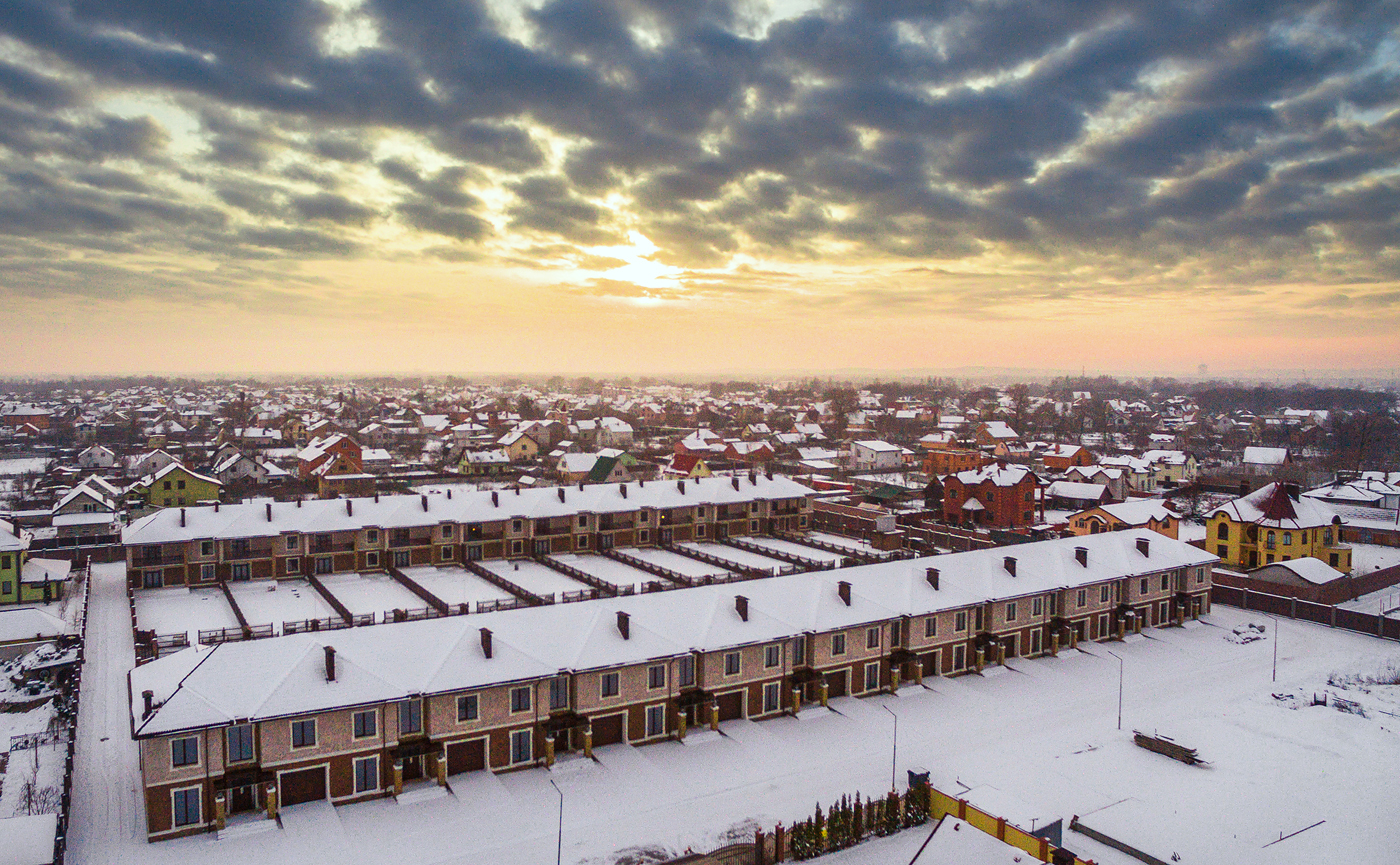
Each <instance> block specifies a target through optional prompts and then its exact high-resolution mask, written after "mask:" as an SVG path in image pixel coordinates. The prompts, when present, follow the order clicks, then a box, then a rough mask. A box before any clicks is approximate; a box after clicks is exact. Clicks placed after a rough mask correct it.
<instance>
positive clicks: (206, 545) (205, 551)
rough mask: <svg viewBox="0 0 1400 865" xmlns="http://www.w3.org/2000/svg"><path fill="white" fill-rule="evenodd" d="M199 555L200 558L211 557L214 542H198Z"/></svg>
mask: <svg viewBox="0 0 1400 865" xmlns="http://www.w3.org/2000/svg"><path fill="white" fill-rule="evenodd" d="M199 554H200V555H201V556H212V555H214V542H213V541H200V542H199Z"/></svg>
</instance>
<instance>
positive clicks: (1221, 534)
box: [1215, 521, 1230, 541]
mask: <svg viewBox="0 0 1400 865" xmlns="http://www.w3.org/2000/svg"><path fill="white" fill-rule="evenodd" d="M1215 536H1216V537H1217V538H1219V539H1220V540H1222V541H1228V540H1230V524H1229V523H1227V522H1223V521H1222V522H1221V523H1220V528H1218V529H1216V530H1215Z"/></svg>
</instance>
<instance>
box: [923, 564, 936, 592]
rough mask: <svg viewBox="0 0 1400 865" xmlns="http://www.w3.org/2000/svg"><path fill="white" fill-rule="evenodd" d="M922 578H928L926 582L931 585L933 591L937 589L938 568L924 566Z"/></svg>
mask: <svg viewBox="0 0 1400 865" xmlns="http://www.w3.org/2000/svg"><path fill="white" fill-rule="evenodd" d="M924 579H926V580H928V584H929V585H930V586H932V587H933V590H934V591H935V592H936V591H938V568H926V569H925V570H924Z"/></svg>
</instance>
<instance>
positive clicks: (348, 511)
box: [345, 499, 355, 517]
mask: <svg viewBox="0 0 1400 865" xmlns="http://www.w3.org/2000/svg"><path fill="white" fill-rule="evenodd" d="M345 515H346V516H347V517H353V516H354V515H355V502H354V500H353V499H346V500H345Z"/></svg>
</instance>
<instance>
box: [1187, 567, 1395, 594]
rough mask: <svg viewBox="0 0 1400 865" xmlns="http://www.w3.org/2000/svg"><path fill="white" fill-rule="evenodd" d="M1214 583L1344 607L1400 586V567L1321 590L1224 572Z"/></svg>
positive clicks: (1344, 579)
mask: <svg viewBox="0 0 1400 865" xmlns="http://www.w3.org/2000/svg"><path fill="white" fill-rule="evenodd" d="M1211 580H1212V582H1213V583H1214V584H1215V585H1217V586H1229V587H1231V588H1236V589H1248V590H1250V591H1252V592H1267V593H1268V594H1271V595H1281V596H1283V597H1285V598H1298V599H1299V600H1303V601H1312V602H1313V603H1317V604H1340V603H1342V602H1344V601H1350V600H1353V599H1355V598H1359V597H1360V596H1362V595H1365V594H1369V593H1371V592H1376V591H1380V590H1381V589H1388V588H1390V587H1391V586H1394V585H1400V565H1396V566H1394V567H1390V568H1383V569H1381V570H1379V571H1372V572H1371V573H1369V574H1362V575H1361V576H1359V577H1356V576H1351V577H1346V576H1344V577H1341V578H1340V579H1337V580H1333V581H1332V582H1330V583H1327V584H1325V585H1321V586H1312V585H1309V586H1290V585H1287V584H1286V583H1275V582H1271V581H1269V580H1257V579H1253V578H1251V577H1242V576H1234V575H1231V574H1225V573H1221V572H1220V571H1216V572H1215V573H1214V574H1213V575H1212V576H1211Z"/></svg>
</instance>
